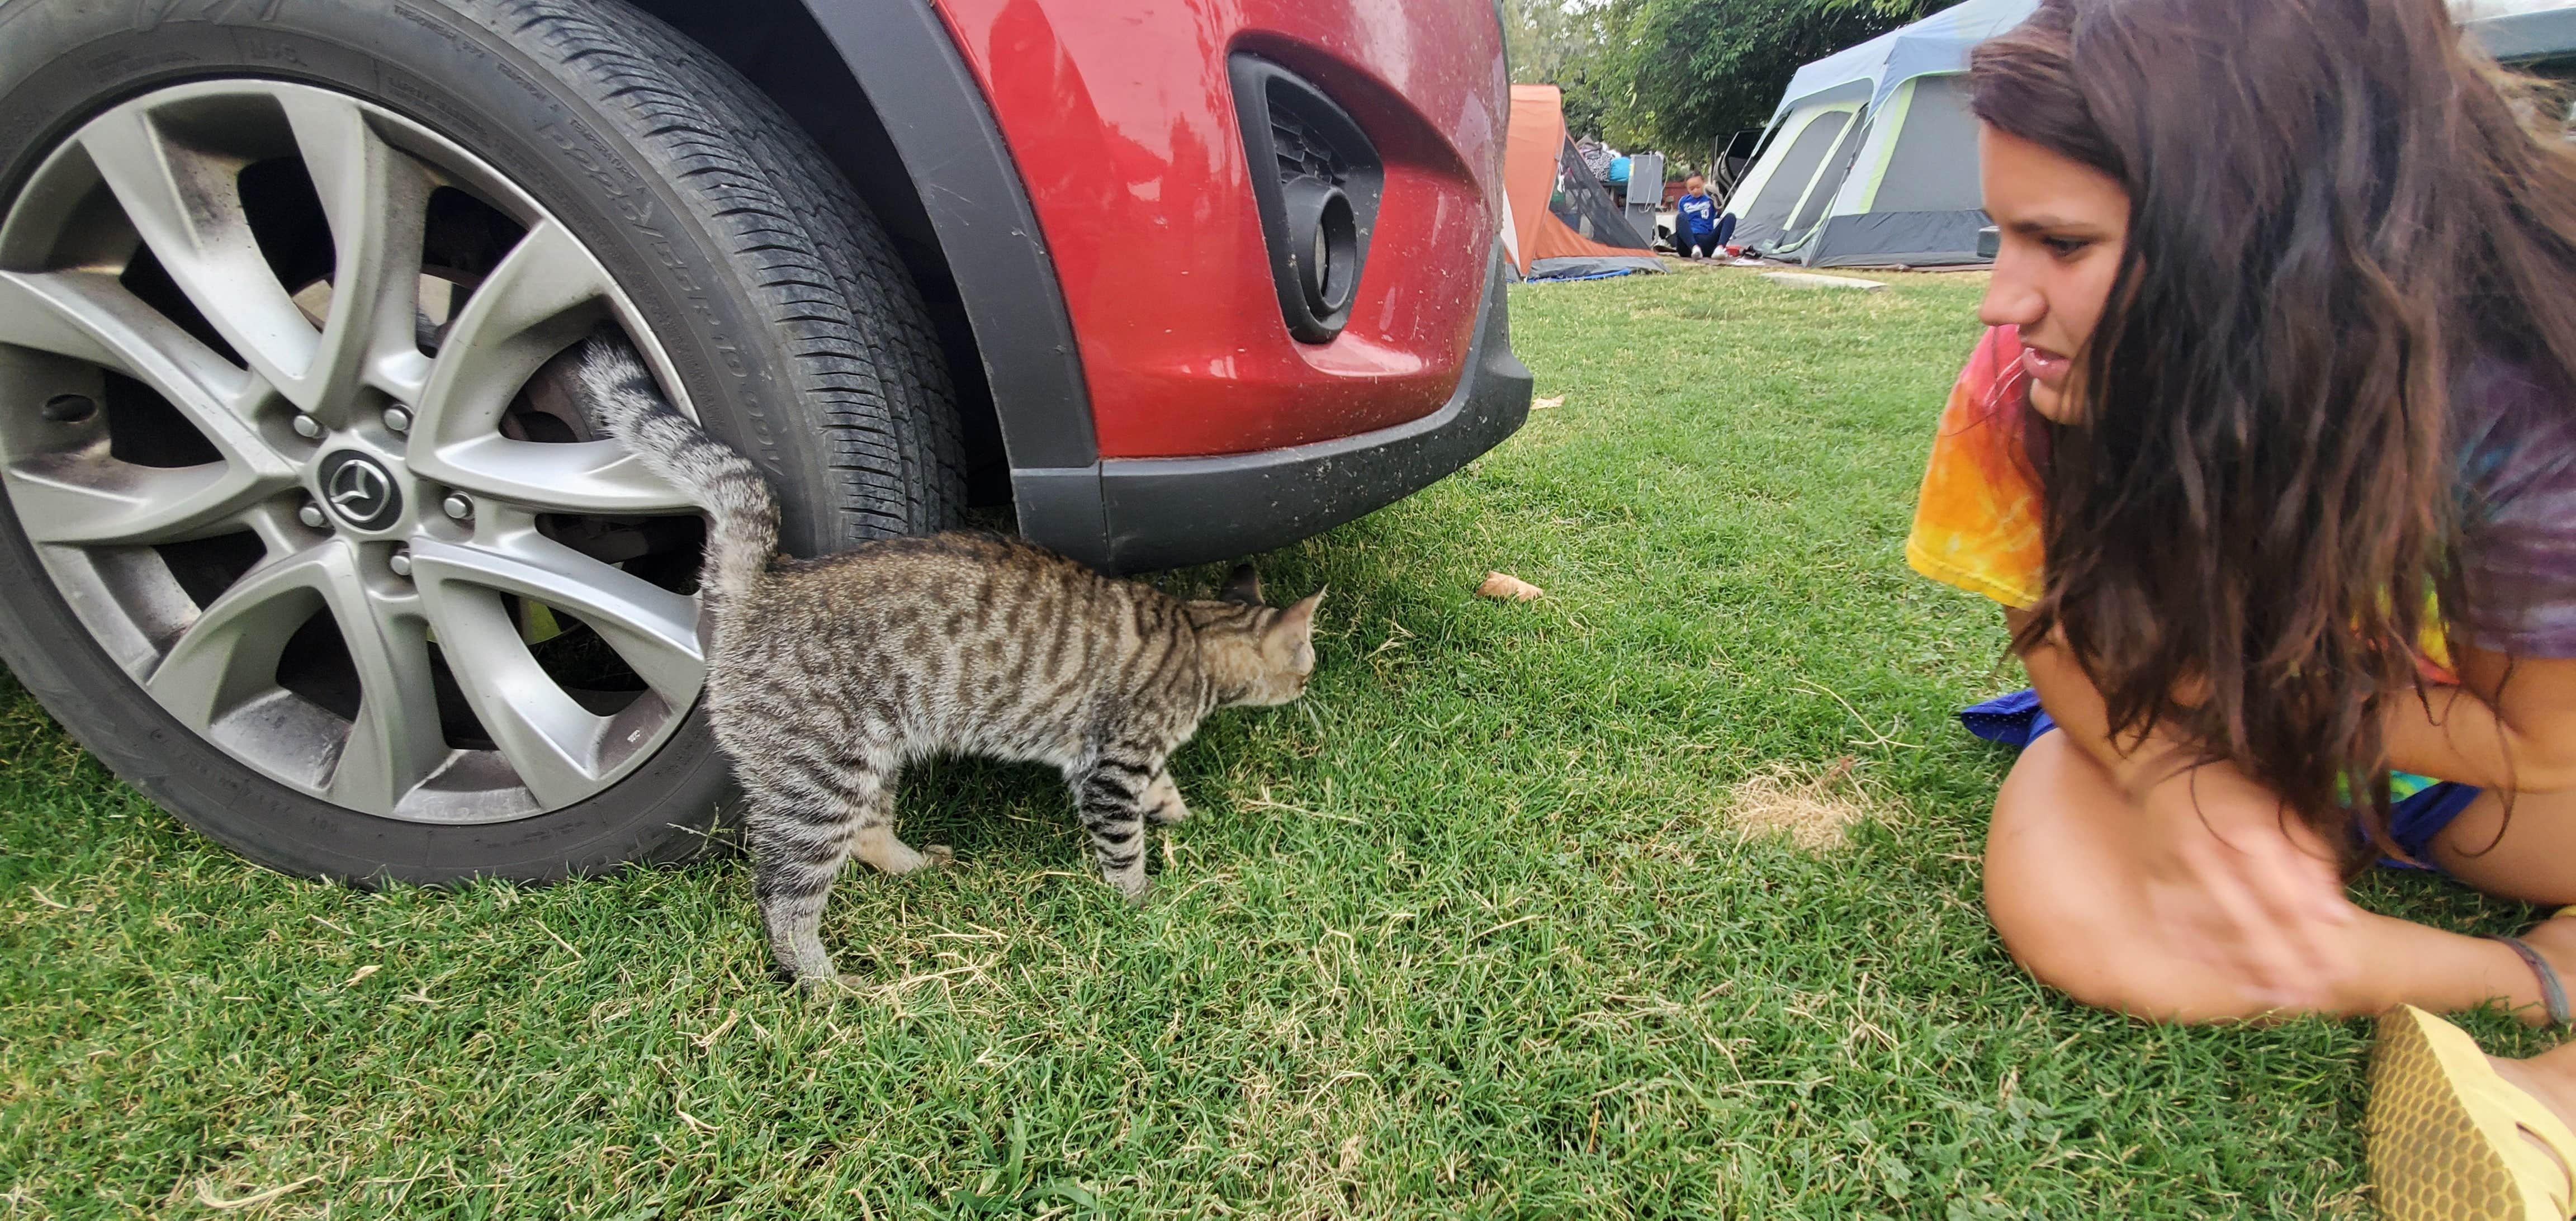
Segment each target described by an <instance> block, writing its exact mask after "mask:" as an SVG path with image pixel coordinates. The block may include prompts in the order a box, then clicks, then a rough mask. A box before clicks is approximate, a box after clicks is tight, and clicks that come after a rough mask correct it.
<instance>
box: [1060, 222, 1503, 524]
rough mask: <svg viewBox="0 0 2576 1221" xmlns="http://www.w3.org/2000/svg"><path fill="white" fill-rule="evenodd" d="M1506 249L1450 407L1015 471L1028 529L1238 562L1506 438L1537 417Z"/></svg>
mask: <svg viewBox="0 0 2576 1221" xmlns="http://www.w3.org/2000/svg"><path fill="white" fill-rule="evenodd" d="M1504 285H1505V277H1504V275H1503V262H1502V256H1501V253H1500V251H1499V249H1497V251H1496V253H1495V254H1494V255H1493V257H1492V259H1491V261H1490V264H1489V266H1488V267H1487V269H1486V274H1485V288H1484V298H1483V303H1482V304H1481V306H1480V307H1479V309H1478V312H1477V318H1476V331H1475V337H1474V339H1473V340H1472V341H1471V343H1470V346H1469V349H1468V352H1467V360H1466V372H1465V374H1464V375H1463V376H1462V377H1460V378H1459V380H1458V385H1457V388H1456V389H1455V390H1453V391H1451V392H1450V395H1449V398H1448V401H1447V402H1445V403H1443V404H1441V406H1440V409H1439V410H1437V411H1434V412H1432V413H1431V414H1429V415H1427V416H1423V417H1421V418H1419V419H1415V420H1408V421H1406V422H1404V423H1402V424H1397V425H1394V426H1392V427H1388V428H1381V429H1378V430H1376V431H1373V432H1364V433H1360V434H1357V435H1354V436H1348V437H1338V438H1335V439H1333V440H1329V441H1319V442H1315V443H1312V444H1307V445H1298V446H1293V447H1290V448H1286V449H1274V450H1262V451H1258V452H1254V453H1244V454H1227V455H1223V456H1219V457H1210V458H1110V459H1106V460H1103V461H1099V462H1095V463H1093V464H1091V465H1089V466H1085V467H1076V468H1070V469H1028V468H1022V469H1018V470H1014V471H1013V472H1012V474H1011V480H1012V490H1013V493H1014V495H1015V496H1016V498H1017V500H1018V503H1019V512H1020V523H1021V529H1022V531H1023V532H1024V533H1026V534H1027V535H1028V536H1029V537H1030V538H1032V539H1034V540H1036V541H1037V542H1039V543H1042V544H1044V545H1046V546H1048V547H1052V548H1054V549H1056V550H1058V551H1061V552H1063V553H1065V554H1066V555H1069V556H1072V557H1074V558H1075V559H1078V560H1082V561H1083V562H1085V563H1088V564H1090V565H1092V566H1094V567H1096V568H1099V569H1101V570H1103V571H1107V572H1139V571H1147V570H1152V569H1160V568H1177V567H1180V566H1182V565H1186V564H1201V563H1208V562H1211V561H1216V560H1230V559H1238V558H1241V557H1243V556H1247V555H1252V554H1255V553H1257V552H1262V551H1268V550H1271V549H1273V548H1276V547H1281V546H1285V545H1287V544H1289V543H1292V542H1296V541H1297V540H1299V539H1303V538H1307V537H1309V536H1312V535H1315V534H1320V533H1322V532H1323V531H1325V530H1329V529H1331V528H1333V527H1334V526H1338V525H1340V524H1342V523H1343V522H1347V521H1351V520H1353V519H1355V518H1358V517H1361V516H1363V515H1365V514H1367V513H1370V512H1372V511H1374V510H1376V509H1379V508H1382V507H1384V506H1386V505H1389V504H1393V503H1394V502H1396V501H1398V500H1402V499H1403V498H1405V497H1406V496H1410V495H1412V494H1413V493H1415V492H1417V491H1420V490H1421V489H1423V488H1425V487H1428V486H1430V485H1431V484H1433V483H1435V482H1438V481H1439V480H1440V479H1441V478H1442V477H1443V476H1446V475H1448V474H1449V473H1451V472H1453V471H1456V470H1457V469H1458V468H1460V467H1463V466H1465V465H1467V463H1468V462H1470V461H1472V460H1473V459H1474V458H1475V457H1476V456H1477V455H1478V454H1482V453H1484V452H1485V451H1487V450H1489V449H1492V448H1493V447H1494V446H1496V445H1498V444H1500V443H1501V442H1502V440H1503V438H1505V437H1508V436H1510V435H1511V434H1512V433H1513V432H1514V431H1516V430H1518V429H1519V428H1520V426H1521V423H1522V421H1523V420H1525V419H1527V418H1528V417H1529V403H1530V371H1529V369H1528V367H1527V366H1524V365H1523V364H1521V362H1520V359H1519V358H1518V357H1516V356H1514V355H1512V342H1511V307H1510V303H1509V301H1508V300H1507V298H1506V297H1505V291H1504Z"/></svg>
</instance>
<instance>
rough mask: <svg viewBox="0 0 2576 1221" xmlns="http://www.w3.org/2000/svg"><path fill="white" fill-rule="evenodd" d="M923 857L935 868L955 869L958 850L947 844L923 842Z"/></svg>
mask: <svg viewBox="0 0 2576 1221" xmlns="http://www.w3.org/2000/svg"><path fill="white" fill-rule="evenodd" d="M921 859H922V862H923V863H924V864H926V865H928V866H930V867H931V868H933V869H954V868H956V867H957V850H956V849H954V848H951V847H949V846H948V845H946V844H923V845H922V846H921Z"/></svg>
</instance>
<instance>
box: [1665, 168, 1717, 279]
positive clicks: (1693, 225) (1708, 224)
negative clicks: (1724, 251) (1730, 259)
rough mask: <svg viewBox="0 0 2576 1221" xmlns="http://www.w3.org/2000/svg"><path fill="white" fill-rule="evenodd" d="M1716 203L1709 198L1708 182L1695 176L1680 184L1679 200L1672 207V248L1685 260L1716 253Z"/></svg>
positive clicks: (1710, 255) (1707, 256) (1706, 256)
mask: <svg viewBox="0 0 2576 1221" xmlns="http://www.w3.org/2000/svg"><path fill="white" fill-rule="evenodd" d="M1718 242H1719V238H1718V236H1717V201H1716V200H1714V199H1711V198H1709V195H1708V179H1706V178H1702V177H1700V176H1699V175H1697V174H1693V175H1691V176H1690V177H1689V178H1686V179H1684V180H1682V197H1681V200H1680V201H1679V202H1677V203H1675V204H1674V205H1673V245H1674V246H1675V247H1676V248H1677V249H1678V250H1679V251H1680V252H1681V256H1682V257H1683V258H1686V259H1698V258H1709V257H1712V256H1714V255H1715V254H1716V253H1717V251H1718Z"/></svg>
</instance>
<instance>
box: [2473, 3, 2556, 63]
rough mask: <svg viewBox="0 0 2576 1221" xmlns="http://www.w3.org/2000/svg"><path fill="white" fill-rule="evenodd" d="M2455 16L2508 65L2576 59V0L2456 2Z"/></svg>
mask: <svg viewBox="0 0 2576 1221" xmlns="http://www.w3.org/2000/svg"><path fill="white" fill-rule="evenodd" d="M2451 14H2452V15H2453V16H2455V17H2458V18H2459V19H2460V28H2461V29H2463V30H2466V31H2468V34H2469V36H2470V37H2471V38H2474V39H2476V40H2477V41H2478V44H2479V45H2480V46H2483V47H2485V48H2486V49H2487V53H2488V54H2490V55H2493V56H2495V57H2496V58H2497V59H2501V60H2504V61H2505V62H2507V63H2522V64H2528V63H2531V62H2532V61H2535V60H2554V59H2564V58H2567V57H2569V56H2576V0H2453V2H2452V4H2451ZM2550 75H2553V76H2559V75H2565V73H2560V72H2552V73H2550Z"/></svg>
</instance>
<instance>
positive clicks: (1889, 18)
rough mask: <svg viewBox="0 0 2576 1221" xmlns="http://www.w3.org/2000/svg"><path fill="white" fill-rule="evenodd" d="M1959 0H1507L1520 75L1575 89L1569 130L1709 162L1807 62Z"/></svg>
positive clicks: (1757, 119) (1766, 111)
mask: <svg viewBox="0 0 2576 1221" xmlns="http://www.w3.org/2000/svg"><path fill="white" fill-rule="evenodd" d="M1950 2H1951V0H1506V10H1507V11H1506V31H1507V33H1509V34H1511V46H1512V53H1513V73H1512V76H1513V79H1514V80H1523V81H1545V82H1549V83H1552V84H1555V85H1556V86H1558V87H1559V88H1560V89H1563V90H1564V91H1565V99H1566V101H1565V106H1566V124H1567V126H1568V128H1569V129H1570V130H1573V131H1575V132H1577V133H1578V134H1581V133H1594V132H1597V133H1599V134H1601V135H1603V136H1605V137H1607V138H1609V139H1610V140H1611V142H1612V143H1614V144H1621V145H1625V146H1634V147H1647V146H1656V145H1659V146H1661V147H1663V148H1664V149H1666V150H1668V151H1670V152H1671V153H1672V154H1673V155H1674V156H1676V157H1677V158H1679V159H1681V160H1685V161H1697V160H1699V159H1700V157H1701V155H1703V150H1706V149H1707V148H1708V147H1709V146H1710V143H1711V142H1712V141H1714V140H1716V139H1718V138H1720V137H1722V136H1725V135H1727V134H1728V133H1730V132H1734V131H1736V130H1739V129H1741V128H1746V127H1758V126H1761V125H1762V124H1763V123H1765V122H1767V121H1768V120H1769V119H1770V117H1771V109H1772V107H1774V106H1776V105H1778V104H1779V101H1780V94H1781V91H1782V90H1784V89H1786V88H1788V85H1789V77H1790V76H1791V75H1792V74H1793V73H1795V72H1796V71H1797V70H1798V66H1799V65H1801V64H1804V63H1806V62H1808V61H1810V60H1814V59H1819V58H1822V57H1824V56H1826V55H1830V54H1832V53H1833V52H1835V51H1839V50H1841V49H1843V48H1844V47H1848V46H1850V45H1852V44H1853V43H1856V42H1860V41H1862V40H1864V39H1868V38H1872V37H1875V36H1877V35H1879V34H1882V33H1885V32H1886V31H1888V30H1892V29H1895V28H1896V27H1898V26H1900V25H1903V24H1905V23H1906V22H1909V21H1912V20H1914V19H1916V18H1918V17H1921V16H1922V15H1924V14H1925V13H1926V12H1929V11H1932V10H1935V9H1939V8H1943V7H1947V5H1948V3H1950Z"/></svg>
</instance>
